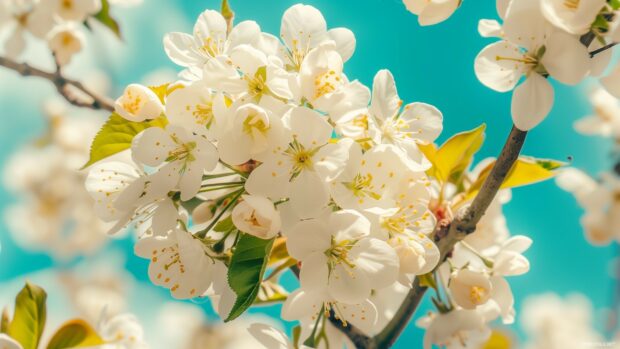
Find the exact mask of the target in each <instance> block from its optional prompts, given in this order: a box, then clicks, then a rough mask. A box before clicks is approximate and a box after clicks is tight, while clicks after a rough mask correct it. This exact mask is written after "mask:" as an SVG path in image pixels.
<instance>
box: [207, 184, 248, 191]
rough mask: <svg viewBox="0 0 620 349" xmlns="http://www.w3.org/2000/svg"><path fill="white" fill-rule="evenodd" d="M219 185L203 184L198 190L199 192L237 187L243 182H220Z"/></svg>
mask: <svg viewBox="0 0 620 349" xmlns="http://www.w3.org/2000/svg"><path fill="white" fill-rule="evenodd" d="M218 185H219V186H203V188H201V189H200V190H199V191H198V192H199V193H207V192H210V191H218V190H223V189H232V188H236V187H240V186H242V185H243V184H218Z"/></svg>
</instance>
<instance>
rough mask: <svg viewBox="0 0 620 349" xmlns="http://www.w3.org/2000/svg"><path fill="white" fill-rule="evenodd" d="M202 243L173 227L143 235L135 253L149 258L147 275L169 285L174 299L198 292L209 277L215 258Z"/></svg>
mask: <svg viewBox="0 0 620 349" xmlns="http://www.w3.org/2000/svg"><path fill="white" fill-rule="evenodd" d="M205 248H206V247H205V246H204V245H203V243H202V242H201V241H200V240H198V239H196V238H195V237H194V236H192V235H191V234H190V233H188V232H186V231H184V230H181V229H177V230H174V231H172V232H171V233H170V234H168V235H167V236H145V237H142V238H141V239H140V240H138V242H137V243H136V245H135V253H136V255H137V256H139V257H142V258H146V259H149V260H150V261H151V262H150V264H149V278H150V279H151V282H153V283H154V284H155V285H158V286H163V287H165V288H168V289H170V292H171V293H172V296H173V297H174V298H177V299H189V298H195V297H199V296H202V295H203V294H204V293H205V292H206V291H207V290H208V289H209V286H210V285H211V283H212V280H213V272H214V265H215V262H214V261H213V260H212V259H211V258H210V257H209V256H208V255H207V253H206V251H205Z"/></svg>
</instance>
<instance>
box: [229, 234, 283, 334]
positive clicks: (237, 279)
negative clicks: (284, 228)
mask: <svg viewBox="0 0 620 349" xmlns="http://www.w3.org/2000/svg"><path fill="white" fill-rule="evenodd" d="M273 240H274V239H271V240H264V239H259V238H257V237H254V236H252V235H248V234H243V235H241V237H240V238H239V241H238V242H237V245H236V246H235V250H234V252H233V255H232V258H231V260H230V266H229V267H228V284H229V285H230V287H231V288H232V289H233V291H235V294H236V295H237V300H236V301H235V304H234V305H233V308H232V310H231V311H230V314H228V317H227V318H226V320H225V321H226V322H228V321H231V320H234V319H236V318H237V317H238V316H239V315H241V314H243V312H245V311H246V310H247V309H248V308H249V307H250V306H251V305H252V303H254V299H256V296H257V294H258V291H259V289H260V284H261V281H262V280H263V275H264V274H265V269H266V266H267V261H268V260H269V252H270V251H271V246H272V245H273Z"/></svg>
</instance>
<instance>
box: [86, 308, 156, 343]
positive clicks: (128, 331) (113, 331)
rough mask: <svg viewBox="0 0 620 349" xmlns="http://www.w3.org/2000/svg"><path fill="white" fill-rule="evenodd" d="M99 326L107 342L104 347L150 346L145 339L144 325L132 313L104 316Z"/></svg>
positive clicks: (100, 333) (99, 330)
mask: <svg viewBox="0 0 620 349" xmlns="http://www.w3.org/2000/svg"><path fill="white" fill-rule="evenodd" d="M104 316H105V315H104ZM97 327H98V328H97V329H98V332H99V335H100V336H101V338H103V340H105V342H106V344H104V345H103V346H102V347H101V348H102V349H148V348H149V346H148V345H147V344H146V342H145V341H144V330H143V329H142V325H140V322H138V319H136V317H135V316H134V315H132V314H119V315H116V316H112V317H110V318H104V319H102V321H101V322H100V323H99V325H98V326H97Z"/></svg>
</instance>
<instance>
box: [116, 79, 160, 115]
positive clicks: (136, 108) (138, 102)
mask: <svg viewBox="0 0 620 349" xmlns="http://www.w3.org/2000/svg"><path fill="white" fill-rule="evenodd" d="M114 111H115V112H116V113H117V114H118V115H120V116H122V117H124V118H125V119H127V120H129V121H134V122H141V121H144V120H149V119H155V118H157V117H159V116H160V115H161V114H162V113H163V111H164V106H163V105H162V103H161V101H160V100H159V97H157V95H156V94H155V92H153V91H151V89H149V88H148V87H146V86H142V85H139V84H131V85H129V86H127V87H126V88H125V91H124V92H123V95H122V96H120V97H119V98H118V99H117V100H116V102H115V103H114Z"/></svg>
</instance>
